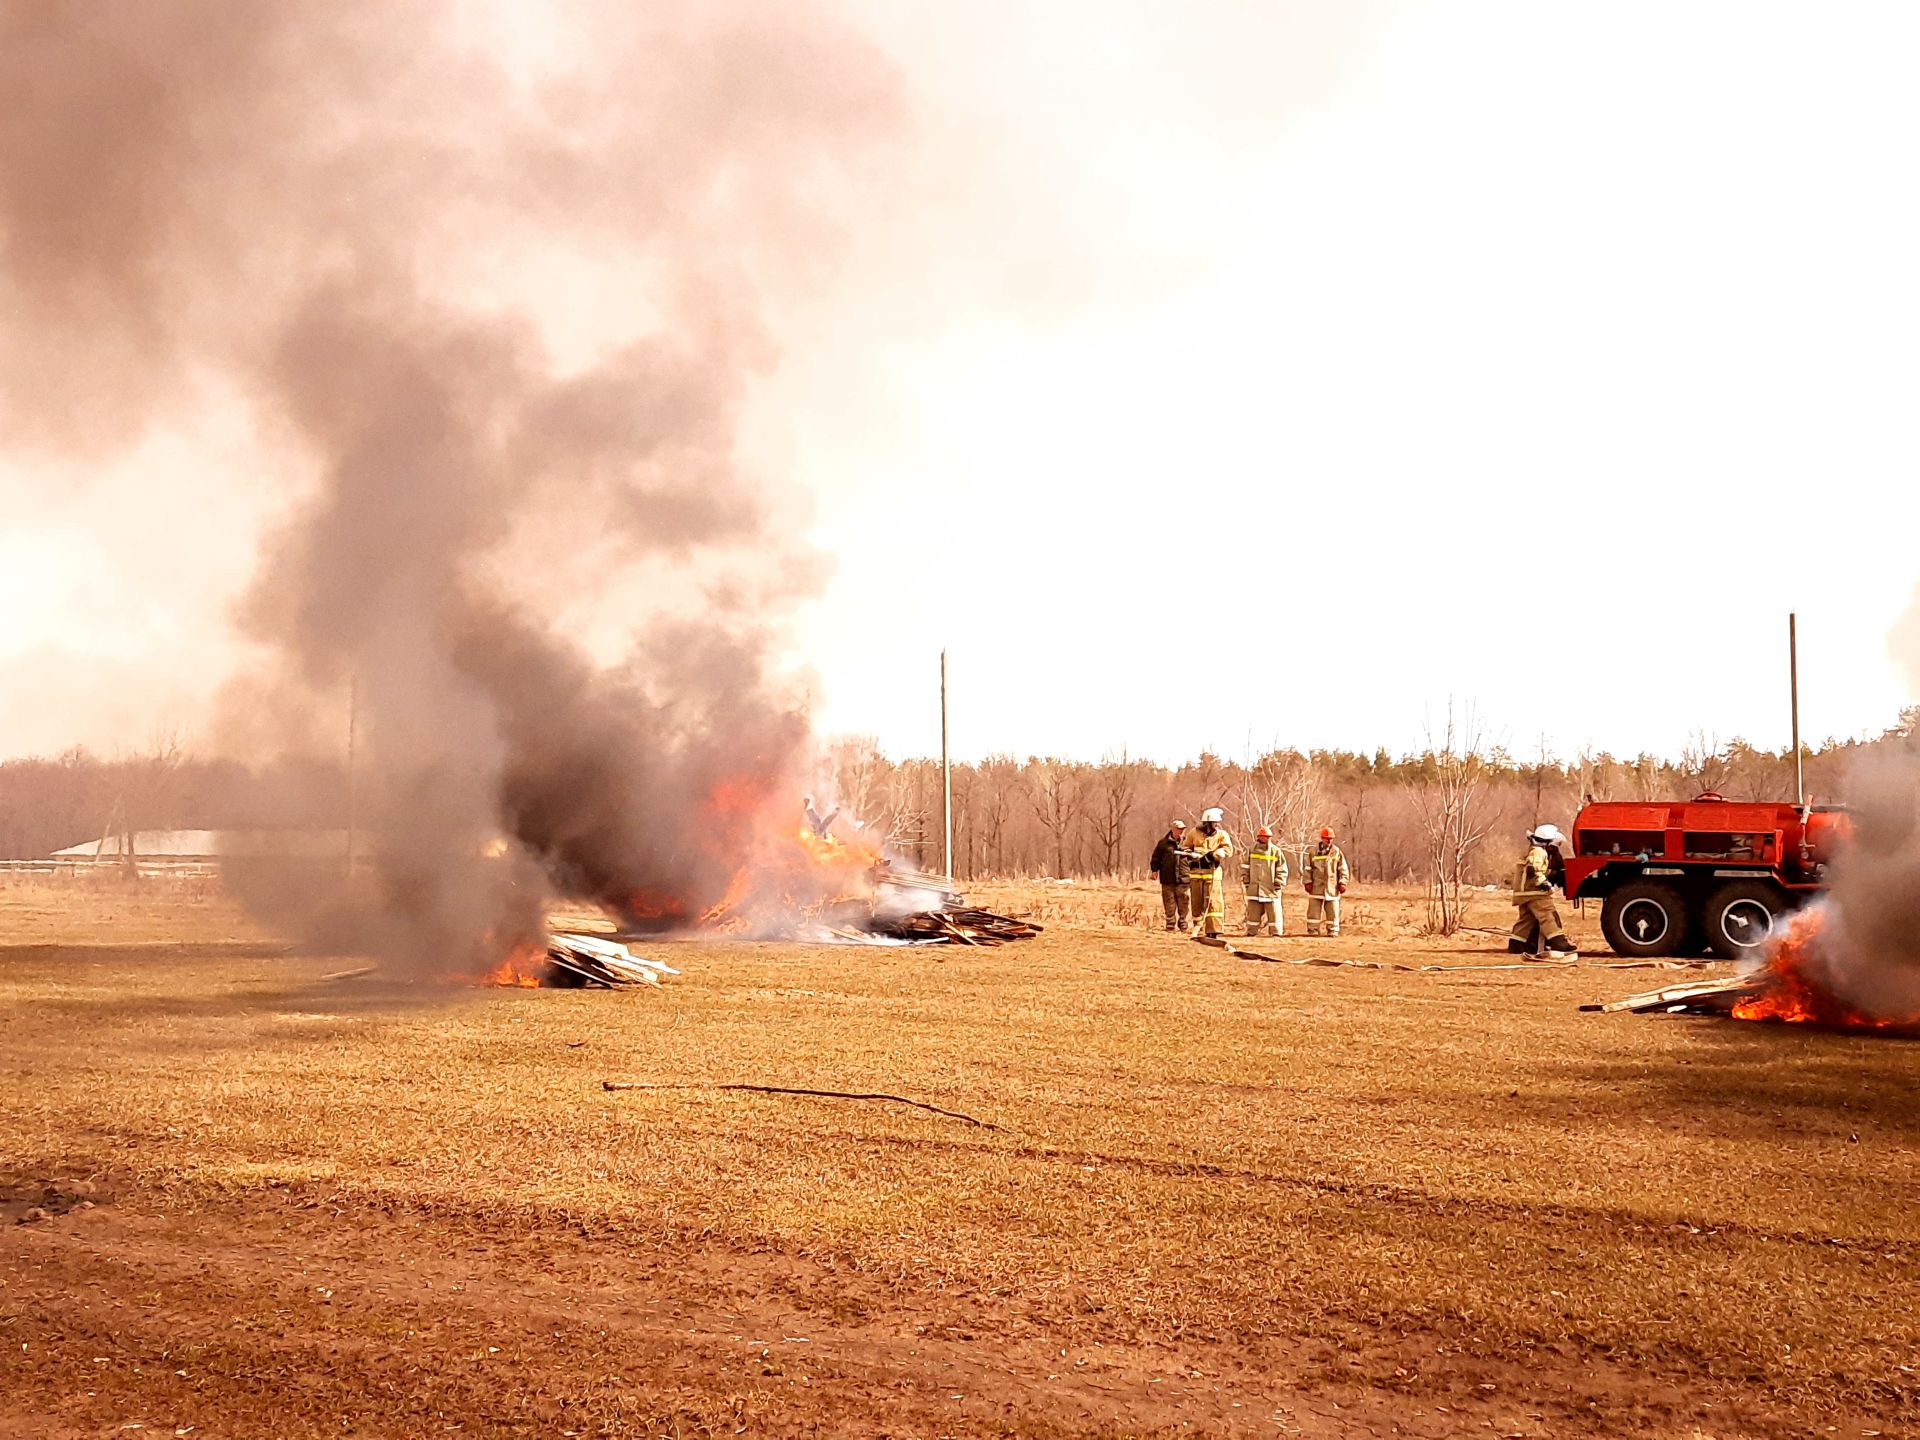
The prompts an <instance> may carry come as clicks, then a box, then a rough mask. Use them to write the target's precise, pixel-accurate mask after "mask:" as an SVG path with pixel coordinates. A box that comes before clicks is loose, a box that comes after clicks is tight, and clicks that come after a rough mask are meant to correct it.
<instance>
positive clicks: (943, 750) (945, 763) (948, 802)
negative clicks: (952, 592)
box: [940, 650, 953, 880]
mask: <svg viewBox="0 0 1920 1440" xmlns="http://www.w3.org/2000/svg"><path fill="white" fill-rule="evenodd" d="M940 790H941V796H942V799H941V810H942V813H943V814H944V815H945V817H946V830H947V844H946V851H945V856H946V862H947V879H948V880H952V879H953V761H952V759H951V758H950V757H949V755H948V753H947V652H946V651H945V650H942V651H941V652H940Z"/></svg>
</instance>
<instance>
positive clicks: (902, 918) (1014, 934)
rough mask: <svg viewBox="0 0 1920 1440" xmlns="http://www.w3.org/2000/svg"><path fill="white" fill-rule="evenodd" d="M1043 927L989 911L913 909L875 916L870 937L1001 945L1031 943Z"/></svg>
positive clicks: (941, 942) (952, 943)
mask: <svg viewBox="0 0 1920 1440" xmlns="http://www.w3.org/2000/svg"><path fill="white" fill-rule="evenodd" d="M1043 928H1044V927H1042V926H1039V925H1035V924H1033V923H1031V922H1030V921H1026V920H1016V919H1014V918H1013V917H1012V916H1011V915H996V914H994V913H993V912H992V911H991V910H979V909H975V908H973V907H972V906H965V905H963V906H958V907H955V908H952V909H942V910H916V911H914V912H913V913H912V914H909V915H888V916H880V915H876V916H874V919H873V933H874V934H876V935H884V936H888V937H891V938H893V939H896V940H905V941H907V942H909V943H915V942H917V943H920V944H947V945H1005V944H1007V943H1009V942H1010V941H1014V940H1031V939H1032V938H1033V937H1034V936H1036V935H1038V934H1040V933H1041V931H1042V929H1043Z"/></svg>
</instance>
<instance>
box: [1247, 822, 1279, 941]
mask: <svg viewBox="0 0 1920 1440" xmlns="http://www.w3.org/2000/svg"><path fill="white" fill-rule="evenodd" d="M1240 873H1241V874H1242V875H1243V876H1245V877H1246V881H1247V934H1249V935H1267V934H1273V935H1284V934H1286V933H1287V917H1286V916H1285V914H1283V913H1282V911H1281V905H1280V897H1281V896H1282V895H1284V894H1285V893H1286V889H1287V857H1286V855H1285V853H1284V852H1282V850H1281V849H1280V847H1279V846H1278V845H1276V844H1274V843H1273V831H1271V830H1269V829H1268V828H1267V827H1266V826H1264V825H1262V826H1261V827H1260V829H1259V830H1258V831H1257V832H1255V834H1254V837H1253V849H1251V850H1249V851H1248V852H1247V863H1246V864H1245V865H1242V866H1241V867H1240Z"/></svg>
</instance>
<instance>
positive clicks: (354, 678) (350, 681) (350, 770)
mask: <svg viewBox="0 0 1920 1440" xmlns="http://www.w3.org/2000/svg"><path fill="white" fill-rule="evenodd" d="M359 702H360V677H359V676H358V675H349V676H348V677H347V883H348V884H349V885H351V884H352V883H353V827H354V822H355V820H356V819H357V817H356V815H355V814H354V811H355V804H356V801H357V800H358V798H359V797H358V795H357V794H356V793H355V780H356V777H355V775H354V754H353V750H354V739H355V735H354V730H355V721H356V720H357V718H358V716H357V715H356V714H355V712H356V711H357V710H358V709H359Z"/></svg>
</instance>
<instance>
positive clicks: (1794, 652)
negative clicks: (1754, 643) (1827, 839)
mask: <svg viewBox="0 0 1920 1440" xmlns="http://www.w3.org/2000/svg"><path fill="white" fill-rule="evenodd" d="M1787 684H1788V686H1789V687H1790V689H1791V691H1792V695H1793V803H1794V804H1796V805H1799V806H1801V807H1802V808H1803V809H1804V808H1805V806H1806V803H1807V775H1806V768H1805V765H1804V763H1803V761H1802V759H1801V754H1800V617H1799V616H1798V615H1797V614H1795V613H1793V612H1792V611H1789V612H1788V613H1787Z"/></svg>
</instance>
